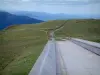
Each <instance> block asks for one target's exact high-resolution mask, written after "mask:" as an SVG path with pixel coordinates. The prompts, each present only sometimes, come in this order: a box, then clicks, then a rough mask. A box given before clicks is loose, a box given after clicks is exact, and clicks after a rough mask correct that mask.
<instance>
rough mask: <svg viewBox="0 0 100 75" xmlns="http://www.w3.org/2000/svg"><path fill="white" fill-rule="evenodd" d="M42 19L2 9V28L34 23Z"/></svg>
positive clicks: (0, 21)
mask: <svg viewBox="0 0 100 75" xmlns="http://www.w3.org/2000/svg"><path fill="white" fill-rule="evenodd" d="M40 22H43V21H42V20H38V19H35V18H30V17H28V16H21V15H19V16H18V15H14V14H10V13H8V12H3V11H0V29H3V28H5V27H8V26H10V25H15V24H33V23H40Z"/></svg>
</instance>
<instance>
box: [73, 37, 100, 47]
mask: <svg viewBox="0 0 100 75" xmlns="http://www.w3.org/2000/svg"><path fill="white" fill-rule="evenodd" d="M73 39H74V40H76V41H80V42H83V43H87V44H89V45H92V46H96V47H99V48H100V43H96V42H91V41H87V40H83V39H77V38H73Z"/></svg>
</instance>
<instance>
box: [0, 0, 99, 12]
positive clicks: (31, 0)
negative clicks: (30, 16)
mask: <svg viewBox="0 0 100 75" xmlns="http://www.w3.org/2000/svg"><path fill="white" fill-rule="evenodd" d="M43 1H45V0H0V9H4V10H24V11H38V12H49V13H67V14H100V10H99V9H100V3H99V2H97V1H98V0H59V1H67V2H66V4H64V5H63V4H54V5H52V4H45V3H43ZM46 1H47V0H46ZM48 1H55V2H56V1H58V0H48ZM84 2H85V4H84ZM53 3H54V2H53Z"/></svg>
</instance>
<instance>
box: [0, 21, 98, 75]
mask: <svg viewBox="0 0 100 75" xmlns="http://www.w3.org/2000/svg"><path fill="white" fill-rule="evenodd" d="M64 22H66V24H65V25H64V27H63V28H62V29H61V30H59V31H57V32H56V33H55V35H56V38H58V37H63V38H64V37H77V38H82V39H87V40H91V41H95V42H100V20H95V19H90V20H88V19H87V20H54V21H48V22H43V23H40V24H25V25H17V26H12V27H10V28H8V29H5V30H2V31H0V34H1V35H0V72H1V73H2V75H28V73H29V71H30V70H31V68H32V66H33V63H35V61H36V59H37V58H38V56H39V54H40V53H41V51H42V50H43V47H44V45H45V44H46V42H47V35H46V33H45V31H44V30H46V29H49V28H55V27H56V26H59V25H61V24H63V23H64Z"/></svg>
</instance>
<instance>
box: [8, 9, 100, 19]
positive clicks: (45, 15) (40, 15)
mask: <svg viewBox="0 0 100 75" xmlns="http://www.w3.org/2000/svg"><path fill="white" fill-rule="evenodd" d="M9 12H11V13H12V14H16V15H24V16H29V17H32V18H36V19H39V20H44V21H48V20H67V19H99V18H100V15H85V14H84V15H75V14H64V13H56V14H51V13H46V12H33V11H9Z"/></svg>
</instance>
